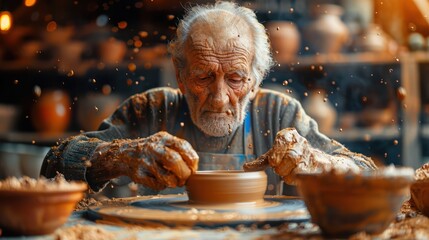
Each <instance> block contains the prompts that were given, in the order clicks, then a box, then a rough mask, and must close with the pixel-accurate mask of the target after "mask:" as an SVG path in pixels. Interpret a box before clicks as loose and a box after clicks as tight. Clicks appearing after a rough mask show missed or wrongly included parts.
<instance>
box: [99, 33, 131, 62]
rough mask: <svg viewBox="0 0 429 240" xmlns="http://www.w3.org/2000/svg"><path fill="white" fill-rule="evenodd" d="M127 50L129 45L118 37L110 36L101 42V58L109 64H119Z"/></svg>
mask: <svg viewBox="0 0 429 240" xmlns="http://www.w3.org/2000/svg"><path fill="white" fill-rule="evenodd" d="M126 52H127V45H126V44H125V43H124V42H123V41H121V40H117V39H116V38H109V39H108V40H106V41H105V42H103V43H101V44H100V60H101V61H102V62H103V63H105V64H108V65H113V64H118V63H119V62H120V61H122V59H123V58H124V56H125V54H126Z"/></svg>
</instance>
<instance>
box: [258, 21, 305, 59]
mask: <svg viewBox="0 0 429 240" xmlns="http://www.w3.org/2000/svg"><path fill="white" fill-rule="evenodd" d="M266 28H267V32H268V35H269V39H270V42H271V48H272V51H273V57H274V59H275V60H276V61H277V62H281V63H288V62H290V61H292V60H293V59H294V58H295V57H296V54H297V53H298V51H299V47H300V43H301V36H300V33H299V31H298V28H297V27H296V25H295V24H294V23H293V22H288V21H271V22H268V23H267V24H266Z"/></svg>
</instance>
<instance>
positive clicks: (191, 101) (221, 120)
mask: <svg viewBox="0 0 429 240" xmlns="http://www.w3.org/2000/svg"><path fill="white" fill-rule="evenodd" d="M188 92H189V91H186V93H185V97H186V101H187V103H188V106H189V111H190V114H191V119H192V122H193V123H194V124H195V125H196V126H197V127H198V128H199V129H200V130H201V131H202V132H203V133H205V134H207V135H208V136H212V137H224V136H226V135H228V134H231V133H233V132H235V130H237V128H238V127H239V126H241V125H242V124H243V122H244V119H245V117H246V106H247V104H248V103H249V102H250V96H249V95H250V94H248V95H246V96H245V97H244V98H243V99H241V100H240V101H239V102H238V105H237V106H236V107H235V108H234V109H232V108H230V109H229V110H230V111H231V112H232V114H229V115H227V114H226V112H225V113H222V114H218V115H217V116H216V115H215V114H210V116H208V115H207V114H203V115H201V113H197V111H196V107H197V104H196V102H197V101H198V100H196V99H197V98H195V97H193V96H192V95H189V94H188Z"/></svg>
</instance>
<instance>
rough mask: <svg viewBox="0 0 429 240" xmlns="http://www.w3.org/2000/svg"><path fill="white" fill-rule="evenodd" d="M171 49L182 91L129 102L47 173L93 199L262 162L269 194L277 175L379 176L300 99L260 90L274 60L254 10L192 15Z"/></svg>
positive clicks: (225, 8)
mask: <svg viewBox="0 0 429 240" xmlns="http://www.w3.org/2000/svg"><path fill="white" fill-rule="evenodd" d="M169 50H170V53H171V55H172V59H173V62H174V66H175V69H176V78H177V82H178V85H179V88H180V89H171V88H157V89H151V90H149V91H147V92H144V93H141V94H137V95H134V96H131V97H130V98H129V99H128V100H126V101H125V102H124V103H123V104H122V105H121V106H120V107H119V108H118V109H117V111H116V112H115V113H114V114H113V115H112V116H111V117H110V118H108V119H106V120H105V121H104V122H103V123H102V124H101V126H100V128H99V130H98V131H94V132H88V133H84V134H81V135H78V136H75V137H71V138H69V139H67V140H65V141H64V142H62V143H61V144H60V145H59V146H55V147H53V148H52V149H51V151H50V152H49V153H48V155H47V156H46V158H45V161H44V164H43V166H42V170H41V174H42V175H44V176H46V177H53V176H54V175H55V174H56V172H57V171H58V172H61V173H63V174H64V176H65V177H66V178H67V179H73V180H86V181H87V182H88V184H89V186H90V187H91V188H92V189H93V190H95V191H98V190H100V189H102V188H103V187H104V186H105V185H106V183H107V182H109V180H111V179H114V178H117V177H119V176H128V177H130V178H131V179H132V180H133V181H134V182H136V183H138V184H141V185H143V186H146V187H149V188H152V189H156V190H161V189H164V188H174V187H178V186H183V185H184V183H185V182H186V179H187V178H188V177H189V176H190V175H191V174H192V173H193V172H195V171H196V170H197V169H241V168H242V165H243V163H245V162H249V161H251V160H253V159H255V158H256V157H258V156H262V158H260V159H263V161H262V162H263V164H266V163H268V164H270V165H271V167H272V168H268V169H267V173H268V176H269V184H270V186H278V183H279V182H280V177H282V178H283V179H284V180H286V181H287V182H288V183H293V181H294V173H295V172H296V171H298V170H302V171H313V170H314V169H316V168H320V167H322V168H340V169H345V170H348V169H350V170H359V169H373V168H375V165H374V163H373V162H372V160H371V159H369V158H367V157H365V156H362V155H358V154H354V153H352V152H350V151H349V150H348V149H346V148H345V147H344V146H342V145H340V144H339V143H337V142H335V141H333V140H331V139H329V138H327V137H326V136H324V135H323V134H321V133H320V132H319V131H318V129H317V123H316V122H315V121H314V120H313V119H311V118H310V117H309V116H308V115H306V113H305V112H304V111H303V109H302V107H301V105H300V103H299V102H297V101H296V100H295V99H293V98H291V97H289V96H287V95H285V94H281V93H277V92H273V91H268V90H264V89H260V88H259V85H260V84H261V82H262V79H263V78H264V77H265V75H266V74H267V72H268V70H269V69H270V67H271V66H272V63H273V61H272V58H271V53H270V48H269V42H268V37H267V35H266V33H265V28H264V27H263V25H261V24H260V23H259V22H258V21H257V19H256V16H255V14H254V12H253V11H251V10H250V9H247V8H244V7H240V6H237V5H236V4H234V3H229V2H217V3H216V4H214V5H207V6H195V7H193V8H191V9H189V10H188V12H187V14H186V15H185V17H184V18H183V20H182V21H181V22H180V24H179V26H178V29H177V38H176V39H174V40H173V41H172V42H171V43H170V46H169ZM253 165H257V163H255V164H253ZM253 165H252V164H249V165H247V166H246V168H247V169H251V168H252V167H253ZM257 167H258V168H259V167H260V166H257ZM273 169H274V171H273ZM275 193H278V191H277V192H276V188H273V187H269V188H268V190H267V194H275Z"/></svg>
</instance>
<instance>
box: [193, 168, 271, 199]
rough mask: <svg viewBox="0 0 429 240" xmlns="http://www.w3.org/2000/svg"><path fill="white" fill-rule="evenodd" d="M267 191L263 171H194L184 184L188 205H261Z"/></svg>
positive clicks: (265, 177)
mask: <svg viewBox="0 0 429 240" xmlns="http://www.w3.org/2000/svg"><path fill="white" fill-rule="evenodd" d="M266 187H267V175H266V174H265V172H263V171H257V172H243V171H239V170H235V171H197V172H196V173H195V174H193V175H191V176H190V177H189V179H188V181H187V182H186V192H187V193H188V197H189V203H190V204H197V205H210V204H217V205H218V204H243V203H247V204H261V203H263V202H264V193H265V189H266Z"/></svg>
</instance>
